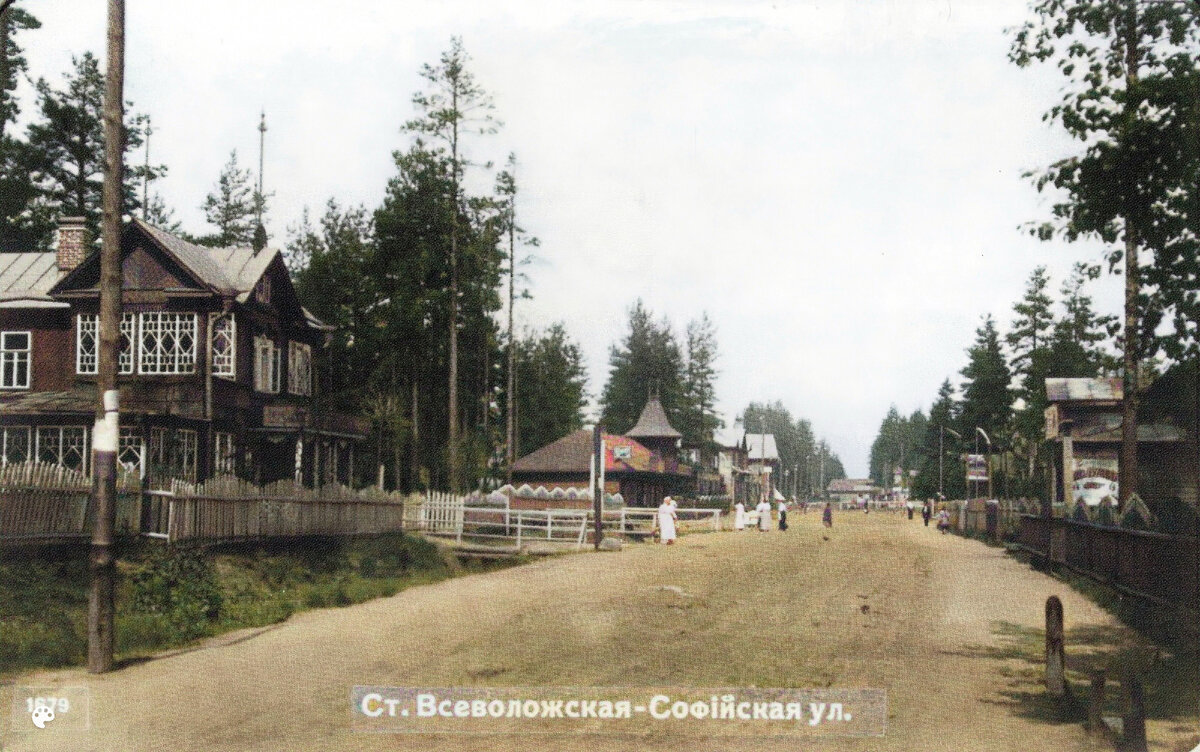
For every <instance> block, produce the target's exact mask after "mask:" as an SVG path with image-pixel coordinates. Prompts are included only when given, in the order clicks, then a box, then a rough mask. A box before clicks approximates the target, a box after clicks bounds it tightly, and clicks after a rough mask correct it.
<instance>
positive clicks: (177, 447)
mask: <svg viewBox="0 0 1200 752" xmlns="http://www.w3.org/2000/svg"><path fill="white" fill-rule="evenodd" d="M196 448H197V446H196V432H195V431H189V430H187V429H182V428H181V429H179V430H177V431H176V432H175V441H174V447H173V449H174V452H172V454H173V455H174V456H173V457H172V458H171V459H172V462H171V469H172V470H173V471H174V472H175V474H176V477H178V478H181V479H183V480H186V481H190V482H193V483H194V482H195V481H196Z"/></svg>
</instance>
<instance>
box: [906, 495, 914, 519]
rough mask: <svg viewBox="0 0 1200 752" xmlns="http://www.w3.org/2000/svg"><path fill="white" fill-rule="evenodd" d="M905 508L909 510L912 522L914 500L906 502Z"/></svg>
mask: <svg viewBox="0 0 1200 752" xmlns="http://www.w3.org/2000/svg"><path fill="white" fill-rule="evenodd" d="M904 508H905V509H907V510H908V518H909V519H910V520H911V519H912V516H913V503H912V499H909V500H908V501H906V502H904Z"/></svg>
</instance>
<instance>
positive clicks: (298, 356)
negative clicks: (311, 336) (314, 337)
mask: <svg viewBox="0 0 1200 752" xmlns="http://www.w3.org/2000/svg"><path fill="white" fill-rule="evenodd" d="M288 391H289V392H291V393H292V394H299V395H301V396H304V397H311V396H312V346H310V345H306V344H304V343H303V342H288Z"/></svg>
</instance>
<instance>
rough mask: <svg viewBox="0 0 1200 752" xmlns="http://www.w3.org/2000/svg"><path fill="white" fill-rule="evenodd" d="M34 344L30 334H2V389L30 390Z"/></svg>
mask: <svg viewBox="0 0 1200 752" xmlns="http://www.w3.org/2000/svg"><path fill="white" fill-rule="evenodd" d="M32 342H33V337H32V335H31V334H30V333H29V332H0V389H28V388H29V372H30V370H32V369H31V368H30V351H31V349H32Z"/></svg>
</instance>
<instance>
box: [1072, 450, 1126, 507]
mask: <svg viewBox="0 0 1200 752" xmlns="http://www.w3.org/2000/svg"><path fill="white" fill-rule="evenodd" d="M1073 459H1074V461H1073V463H1072V464H1073V467H1072V468H1071V473H1070V476H1069V477H1070V478H1071V484H1072V485H1071V490H1072V498H1074V499H1075V501H1077V502H1079V501H1082V502H1083V503H1084V504H1087V505H1088V506H1093V507H1094V506H1097V505H1098V504H1100V503H1101V502H1102V501H1104V499H1106V498H1109V497H1111V499H1112V500H1113V501H1115V500H1116V499H1117V492H1118V490H1119V488H1120V486H1119V484H1118V481H1119V480H1120V469H1119V468H1120V463H1119V461H1118V459H1117V452H1116V450H1115V449H1114V450H1091V451H1086V450H1085V451H1081V452H1079V453H1077V454H1076V455H1075V456H1074V458H1073Z"/></svg>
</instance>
